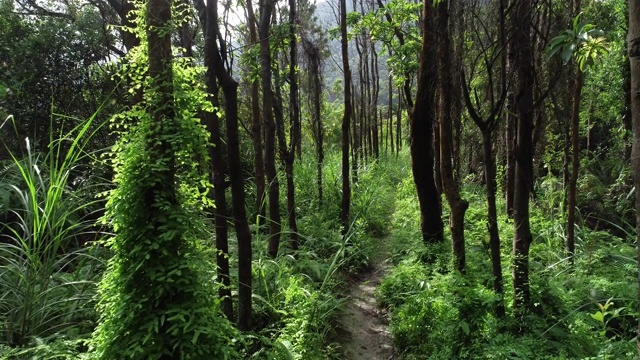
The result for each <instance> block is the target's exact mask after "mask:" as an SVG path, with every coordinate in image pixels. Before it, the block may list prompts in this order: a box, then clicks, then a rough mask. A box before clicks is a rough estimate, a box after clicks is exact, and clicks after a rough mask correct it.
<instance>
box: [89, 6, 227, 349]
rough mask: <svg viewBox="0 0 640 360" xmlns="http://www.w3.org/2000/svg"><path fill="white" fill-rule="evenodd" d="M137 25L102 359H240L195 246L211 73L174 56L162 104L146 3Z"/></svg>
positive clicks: (117, 123) (120, 147) (129, 61)
mask: <svg viewBox="0 0 640 360" xmlns="http://www.w3.org/2000/svg"><path fill="white" fill-rule="evenodd" d="M136 22H137V24H136V25H137V27H136V29H139V30H132V31H135V33H136V35H137V36H139V38H140V40H141V44H140V46H138V47H137V48H135V49H133V50H132V51H131V52H129V54H128V55H127V57H126V58H125V59H124V61H123V65H122V67H121V68H122V73H121V74H120V76H123V77H125V78H128V79H130V81H131V87H130V91H131V92H133V93H135V92H136V91H140V90H142V91H143V94H144V96H143V98H142V101H141V102H140V103H138V104H136V105H135V106H133V107H132V108H131V109H130V110H129V111H126V112H125V113H122V114H119V115H118V116H116V117H114V118H113V121H112V129H114V130H115V131H117V132H118V133H119V135H120V137H119V141H118V142H117V144H116V145H115V146H114V147H113V150H112V152H113V156H112V161H113V166H114V169H115V177H114V182H115V184H116V185H117V188H116V189H114V190H113V191H111V192H110V193H109V200H108V203H107V209H106V210H107V211H106V215H105V221H106V222H108V223H109V224H110V225H111V226H112V227H113V230H114V233H115V235H114V236H113V237H112V238H111V239H109V240H107V241H106V245H107V246H108V247H109V248H110V249H111V250H112V251H113V253H114V256H113V258H112V259H110V261H109V264H108V270H107V273H106V274H105V276H104V278H103V280H102V282H101V284H100V289H99V296H100V299H99V304H98V310H99V311H100V314H101V321H100V325H98V327H97V329H96V331H95V334H94V335H95V336H94V340H93V347H94V350H95V354H96V356H97V357H98V358H100V359H109V360H111V359H125V358H126V359H229V358H235V357H236V356H235V355H236V353H235V346H234V345H233V344H234V343H235V342H236V339H237V338H238V337H239V335H238V333H237V331H236V330H235V329H234V328H233V326H232V325H231V324H230V323H229V322H228V321H227V320H226V319H224V318H223V317H221V316H220V314H219V299H218V298H217V297H216V286H217V284H215V283H214V280H213V276H212V273H213V269H215V264H213V263H212V262H211V261H210V260H209V259H206V258H205V257H204V255H203V249H202V248H201V245H200V244H199V242H198V240H199V239H202V238H203V236H204V234H203V231H204V224H203V221H202V219H203V218H204V217H203V214H202V211H203V208H204V206H208V205H209V204H207V201H209V200H207V196H206V193H207V192H208V191H209V190H210V188H211V185H210V183H209V180H208V176H207V168H206V166H202V164H208V162H209V159H208V151H207V139H208V134H207V131H206V129H205V127H204V126H203V125H202V124H201V123H200V121H199V119H198V118H197V116H196V114H197V112H198V111H202V110H204V111H214V109H213V108H212V106H211V104H210V103H209V102H208V101H206V93H205V91H204V89H203V86H202V85H201V82H200V81H199V80H200V79H202V76H203V74H204V69H203V68H201V67H196V66H192V64H191V62H190V61H189V60H188V59H174V60H173V62H172V63H173V65H172V74H170V75H171V76H167V78H172V79H173V80H172V81H173V83H172V86H173V89H174V91H173V102H172V103H169V104H158V103H157V102H158V100H157V99H158V98H160V99H161V98H162V96H156V92H157V91H158V89H155V88H153V87H152V86H151V81H150V79H149V76H148V63H149V62H148V57H147V39H146V35H145V31H144V29H145V27H146V24H145V22H144V6H143V5H142V4H138V16H136ZM170 26H171V27H172V28H173V27H174V26H176V24H171V25H170ZM157 31H169V30H168V29H157ZM160 86H162V85H160ZM162 107H171V109H170V110H172V111H170V113H173V116H172V117H163V118H161V119H160V120H158V118H155V119H154V117H153V114H152V112H151V111H150V109H153V110H154V111H162ZM158 109H160V110H158Z"/></svg>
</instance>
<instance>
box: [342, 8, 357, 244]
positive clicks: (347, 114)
mask: <svg viewBox="0 0 640 360" xmlns="http://www.w3.org/2000/svg"><path fill="white" fill-rule="evenodd" d="M340 35H341V42H342V46H341V52H342V70H343V71H344V115H343V117H342V201H341V208H340V209H341V211H340V223H341V225H342V235H346V234H347V232H348V230H349V206H350V205H351V184H350V183H349V128H350V120H351V112H352V105H351V70H349V51H348V47H347V46H348V45H347V44H348V40H347V4H346V0H340ZM354 136H355V134H354Z"/></svg>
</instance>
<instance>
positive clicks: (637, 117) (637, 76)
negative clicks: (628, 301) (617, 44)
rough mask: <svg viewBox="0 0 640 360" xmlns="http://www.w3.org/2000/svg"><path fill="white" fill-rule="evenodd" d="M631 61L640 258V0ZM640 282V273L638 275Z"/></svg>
mask: <svg viewBox="0 0 640 360" xmlns="http://www.w3.org/2000/svg"><path fill="white" fill-rule="evenodd" d="M627 41H628V45H627V50H628V52H629V63H630V66H631V116H632V118H633V147H632V150H631V163H632V165H631V168H632V172H631V173H632V174H633V182H634V184H635V187H636V239H637V246H636V248H637V249H638V253H637V256H638V259H640V191H638V189H640V0H629V35H628V37H627ZM638 274H640V261H638ZM638 281H639V282H640V275H639V276H638ZM638 300H639V301H638V309H640V287H639V288H638ZM636 343H637V349H638V355H640V322H639V323H638V336H637V342H636Z"/></svg>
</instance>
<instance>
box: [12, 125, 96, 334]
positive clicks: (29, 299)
mask: <svg viewBox="0 0 640 360" xmlns="http://www.w3.org/2000/svg"><path fill="white" fill-rule="evenodd" d="M94 120H95V117H91V118H90V119H88V120H87V121H85V122H84V123H82V124H81V125H80V126H78V127H76V128H75V129H73V130H72V131H71V132H69V133H68V134H64V135H61V137H60V138H59V139H54V138H53V136H52V138H51V140H50V145H49V152H48V153H47V154H38V153H35V152H33V151H34V150H33V148H32V144H31V143H30V141H29V139H28V138H27V139H26V146H25V148H26V154H25V155H24V157H23V158H19V157H18V156H17V155H14V154H13V153H10V155H11V157H12V162H11V163H10V164H9V165H7V166H6V168H5V169H4V170H3V171H2V180H1V181H0V184H1V185H0V193H3V194H5V197H4V201H3V207H2V208H0V213H1V214H2V215H3V216H2V218H3V219H4V220H3V221H2V223H0V230H1V231H2V233H1V235H0V239H2V242H0V288H2V289H3V293H2V295H1V296H0V334H1V335H2V336H1V340H2V342H4V343H6V344H8V345H9V346H24V345H26V344H28V343H35V344H40V345H43V346H46V342H48V341H50V340H52V339H56V338H64V337H70V338H71V339H73V338H74V337H78V336H80V337H82V336H84V337H86V336H87V334H88V333H90V331H91V327H92V326H93V325H92V324H93V322H94V321H95V316H94V311H93V305H94V302H93V297H94V295H95V280H96V275H97V269H96V267H98V268H99V265H100V263H99V261H97V259H96V258H94V257H93V256H92V254H91V252H89V251H88V249H87V248H86V247H85V246H83V243H84V242H86V241H88V240H93V239H94V237H96V236H97V234H96V229H95V228H94V227H93V221H92V220H91V212H92V208H94V207H95V206H96V205H98V203H99V201H97V200H93V199H91V197H90V196H91V195H94V194H95V193H96V192H97V190H96V188H95V186H94V187H90V186H87V187H86V188H85V189H84V191H85V194H86V195H87V197H85V196H83V192H82V191H74V190H72V183H73V182H74V181H78V178H79V176H80V175H81V174H82V171H83V167H82V165H83V163H86V162H87V159H90V156H91V155H92V154H90V153H87V152H86V151H87V144H88V143H89V142H90V139H91V137H92V136H93V135H94V134H95V133H92V132H91V131H90V129H91V127H92V125H93V124H92V123H93V121H94ZM92 191H93V192H94V194H91V192H92ZM7 200H9V201H7Z"/></svg>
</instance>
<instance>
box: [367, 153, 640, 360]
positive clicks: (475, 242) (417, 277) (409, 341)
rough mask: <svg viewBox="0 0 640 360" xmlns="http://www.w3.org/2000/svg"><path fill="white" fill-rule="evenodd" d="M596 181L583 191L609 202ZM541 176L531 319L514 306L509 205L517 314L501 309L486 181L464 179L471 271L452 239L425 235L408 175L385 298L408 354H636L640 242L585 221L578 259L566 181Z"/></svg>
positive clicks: (534, 218)
mask: <svg viewBox="0 0 640 360" xmlns="http://www.w3.org/2000/svg"><path fill="white" fill-rule="evenodd" d="M401 156H402V155H401ZM405 156H406V154H405ZM584 181H589V180H588V179H586V180H584ZM596 185H597V186H598V188H599V189H600V190H592V187H588V186H587V187H585V188H583V190H582V191H581V193H582V195H583V196H584V195H587V196H591V195H588V194H585V193H587V192H588V191H598V192H600V193H599V195H598V196H600V202H602V198H606V197H607V196H608V195H607V194H608V193H607V189H606V188H604V187H603V186H602V185H598V184H596ZM537 186H538V189H539V191H538V192H537V193H538V196H537V197H536V199H535V200H534V201H533V202H532V207H531V228H532V233H533V235H534V240H533V243H532V244H531V252H530V269H531V273H530V286H531V296H532V299H531V300H532V303H533V305H534V306H533V308H532V311H531V312H530V313H529V314H528V315H526V317H525V319H524V320H516V319H515V318H514V317H512V315H511V311H512V309H511V303H512V294H511V291H509V289H510V288H511V286H512V285H511V281H512V280H511V277H510V276H509V273H510V271H511V269H510V266H511V265H510V261H509V256H510V254H511V251H512V249H511V243H510V239H512V237H513V224H512V223H508V222H507V221H506V218H505V217H504V215H502V214H500V215H499V219H498V223H499V230H500V237H501V239H503V240H502V248H501V253H502V258H503V262H502V263H503V274H504V279H503V280H504V288H505V290H506V291H505V298H504V303H505V305H506V308H507V309H506V310H507V316H506V317H505V318H504V319H498V318H497V317H496V316H495V314H494V307H495V304H496V302H497V300H498V296H497V295H496V294H495V293H494V292H493V290H492V285H493V284H492V281H493V279H492V277H491V262H490V256H489V251H488V244H487V241H486V237H487V230H486V204H485V202H486V200H485V199H484V196H485V195H484V193H483V191H482V189H481V188H479V187H473V186H467V187H466V188H464V193H465V194H464V196H465V198H466V199H468V200H469V202H470V208H469V209H468V211H467V214H466V217H465V234H466V242H467V264H468V269H467V272H466V274H464V275H461V274H459V273H456V272H452V271H451V267H450V264H449V263H450V261H449V260H448V259H450V252H451V250H450V243H448V242H445V243H444V244H442V245H438V246H430V247H424V245H422V244H421V242H420V235H419V233H418V231H417V229H418V226H417V219H418V213H419V212H418V211H419V210H418V207H417V205H416V204H415V194H414V188H413V182H412V181H411V179H410V178H409V177H407V178H405V179H403V180H401V185H400V186H399V187H398V188H397V193H396V194H397V196H396V201H395V213H394V215H393V217H392V219H393V221H392V230H391V235H390V244H391V245H392V252H393V258H394V259H395V261H394V262H395V263H396V266H395V267H393V268H392V269H391V270H390V272H389V274H388V275H387V276H386V277H385V278H384V279H383V281H382V284H381V285H380V286H379V288H378V292H377V298H378V302H379V303H380V304H382V305H383V306H386V307H388V308H389V309H390V312H391V322H390V329H391V332H392V335H393V340H394V344H395V345H396V349H397V350H398V351H399V352H400V353H401V357H402V358H405V359H452V358H457V359H478V358H482V359H484V358H487V359H585V358H593V359H596V358H597V359H621V358H633V357H634V356H635V353H634V350H635V348H634V344H635V342H634V341H633V340H632V339H633V338H634V336H635V326H636V322H637V316H636V315H637V314H636V313H635V311H634V309H636V305H637V304H636V300H635V299H636V293H637V284H636V275H637V272H636V271H637V270H636V265H637V263H636V262H635V248H634V247H633V246H630V245H628V244H627V240H625V239H624V238H622V239H621V238H618V237H616V236H614V235H612V234H611V233H609V232H606V231H595V230H591V229H589V227H587V226H586V224H584V225H583V226H580V227H578V231H577V233H576V235H577V240H576V241H577V243H576V245H577V247H576V249H577V250H576V256H575V259H574V260H575V264H574V266H573V267H572V266H571V265H570V264H569V263H568V262H567V261H566V259H565V258H564V256H563V247H564V240H565V239H564V236H565V228H566V224H565V223H564V221H563V219H562V216H559V214H560V213H559V210H558V206H559V205H560V203H561V200H562V196H563V195H562V186H561V184H559V183H558V180H557V179H555V178H553V177H552V176H551V175H550V176H549V177H547V178H543V179H541V180H540V183H539V184H538V185H537ZM595 198H597V196H595V195H594V199H595ZM498 200H499V201H498V209H503V208H504V204H503V200H502V199H498ZM594 201H595V200H594ZM609 211H610V212H611V213H613V212H615V210H609ZM445 216H446V214H445ZM609 217H611V215H609ZM625 236H629V237H633V236H635V235H634V234H632V233H631V234H627V235H625ZM611 298H613V300H612V301H613V302H614V303H615V306H609V307H607V308H606V309H604V308H603V306H604V305H602V304H606V302H607V300H608V299H611ZM598 304H601V305H600V306H598ZM598 312H601V313H602V318H603V319H604V323H603V322H602V321H600V317H599V315H595V316H597V317H598V319H594V317H593V316H592V315H594V314H597V313H598ZM608 320H609V321H610V322H609V323H607V321H608ZM603 331H604V334H605V335H602V334H603Z"/></svg>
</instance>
